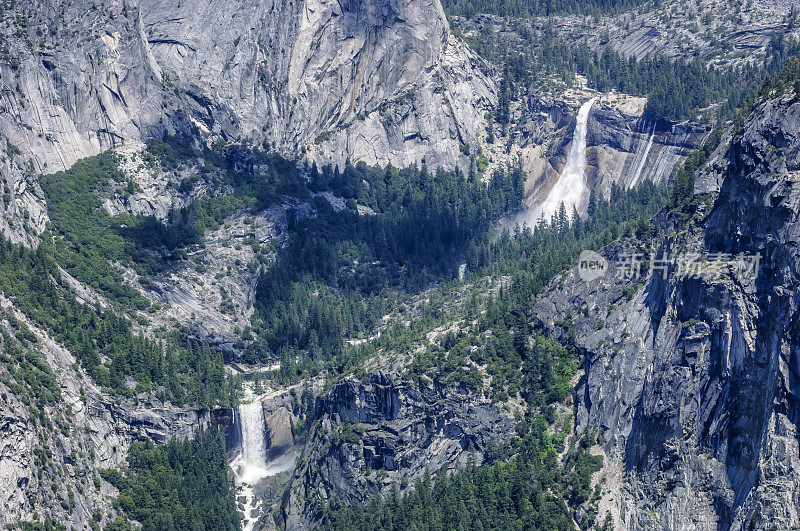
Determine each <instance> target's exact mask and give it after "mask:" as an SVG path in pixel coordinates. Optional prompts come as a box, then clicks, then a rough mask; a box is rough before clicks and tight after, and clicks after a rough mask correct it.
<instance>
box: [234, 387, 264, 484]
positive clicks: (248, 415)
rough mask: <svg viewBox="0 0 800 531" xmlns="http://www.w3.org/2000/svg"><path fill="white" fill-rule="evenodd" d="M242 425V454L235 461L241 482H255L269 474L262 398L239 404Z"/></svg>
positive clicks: (235, 467) (237, 474)
mask: <svg viewBox="0 0 800 531" xmlns="http://www.w3.org/2000/svg"><path fill="white" fill-rule="evenodd" d="M239 422H240V423H241V426H242V454H241V456H240V459H238V460H237V461H236V462H235V463H234V470H235V471H236V476H237V478H238V479H239V481H240V482H241V483H255V482H257V481H258V480H259V479H262V478H264V477H266V475H267V441H266V437H265V431H266V426H265V422H264V410H263V409H262V407H261V401H260V400H253V401H251V402H249V403H243V404H239Z"/></svg>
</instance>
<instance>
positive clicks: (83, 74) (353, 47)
mask: <svg viewBox="0 0 800 531" xmlns="http://www.w3.org/2000/svg"><path fill="white" fill-rule="evenodd" d="M8 15H9V16H4V17H3V21H2V22H0V26H1V27H2V31H3V34H4V35H8V36H9V39H8V40H7V41H6V42H7V44H8V53H9V54H10V56H11V57H12V60H11V61H10V63H8V64H6V62H5V61H4V62H3V64H2V66H0V90H2V92H3V94H4V96H3V112H0V139H2V142H0V144H1V145H0V151H2V152H3V154H4V155H5V156H4V157H3V158H2V163H0V171H1V172H2V176H3V180H4V181H5V182H4V185H5V186H7V187H8V189H9V195H8V197H9V198H10V199H11V202H10V203H9V204H6V205H4V206H0V208H2V210H3V215H2V216H0V219H2V223H3V225H2V226H0V229H2V230H3V232H4V233H6V234H9V235H13V237H14V239H15V241H27V240H28V239H30V238H35V236H36V235H37V234H38V233H40V232H41V231H42V230H43V228H44V223H45V222H46V214H45V212H44V207H43V202H42V200H41V193H37V187H36V180H35V176H36V175H37V174H40V173H51V172H54V171H58V170H63V169H66V168H68V167H70V166H71V165H72V164H73V163H74V162H75V161H76V160H78V159H80V158H83V157H87V156H90V155H94V154H97V153H98V152H100V151H103V150H105V149H108V148H110V147H113V146H116V145H119V144H121V143H122V142H124V141H127V140H143V139H147V138H150V137H153V136H159V135H161V134H163V133H165V132H167V133H175V132H180V131H190V130H199V132H200V133H201V134H203V135H204V136H206V137H207V138H208V139H210V140H213V139H220V138H221V139H224V140H235V139H238V138H248V139H250V140H252V141H254V142H256V143H257V144H263V145H269V146H270V147H271V148H275V149H277V150H279V151H281V152H284V153H289V154H301V153H308V155H309V156H310V157H311V158H313V159H314V160H316V161H317V162H323V161H325V162H334V163H337V164H341V163H344V162H345V161H346V160H348V159H349V160H353V161H360V160H363V161H365V162H367V163H375V164H387V163H392V164H395V165H398V166H406V165H409V164H412V163H415V162H417V163H419V162H421V161H422V159H426V161H427V162H428V164H434V165H442V166H446V167H453V166H456V165H461V166H465V165H467V164H468V162H469V159H468V157H467V156H465V155H464V154H463V153H462V152H461V150H460V149H459V148H460V146H461V145H462V144H465V143H470V144H472V145H478V144H479V142H480V137H479V132H480V131H483V130H484V127H485V126H484V114H485V112H486V111H487V110H488V109H489V108H490V107H491V106H492V105H493V103H494V102H495V101H496V97H495V86H494V82H493V81H492V80H491V79H490V74H491V72H489V67H488V66H487V65H486V64H485V63H484V62H483V61H481V60H479V59H478V58H477V57H476V56H475V55H474V54H472V53H471V52H469V51H468V49H467V48H466V46H465V45H464V44H463V43H460V42H458V41H457V40H456V39H455V38H453V37H452V36H451V35H450V32H449V29H448V25H447V21H446V19H445V16H444V13H443V11H442V8H441V4H440V3H439V1H438V0H413V1H411V2H398V1H387V0H360V1H348V2H335V1H328V0H307V1H305V2H300V1H295V0H293V1H290V2H278V1H273V0H223V1H221V2H213V3H210V4H209V3H208V2H200V1H189V2H177V1H168V2H162V1H155V0H142V1H139V2H136V1H135V2H129V1H121V0H119V1H113V0H112V1H111V2H105V3H103V5H102V6H100V5H97V4H94V3H92V2H87V1H85V0H70V1H68V2H66V3H61V4H58V5H55V4H53V3H51V2H44V3H41V2H39V3H36V2H19V3H16V4H15V5H14V6H11V7H10V8H9V13H8ZM17 15H18V16H17ZM26 183H27V184H26ZM26 187H27V189H28V193H27V195H26V194H25V190H24V188H26ZM4 191H5V190H0V193H2V192H4ZM25 212H28V213H27V214H25Z"/></svg>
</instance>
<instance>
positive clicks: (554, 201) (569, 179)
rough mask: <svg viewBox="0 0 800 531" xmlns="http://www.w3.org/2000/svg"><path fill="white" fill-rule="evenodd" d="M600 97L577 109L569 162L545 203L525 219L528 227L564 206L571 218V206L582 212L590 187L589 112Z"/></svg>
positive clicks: (568, 155) (535, 208)
mask: <svg viewBox="0 0 800 531" xmlns="http://www.w3.org/2000/svg"><path fill="white" fill-rule="evenodd" d="M596 100H597V98H592V99H590V100H589V101H587V102H586V103H584V104H583V105H581V108H580V109H579V110H578V116H577V117H576V118H575V132H574V134H573V135H572V145H571V146H570V149H569V153H568V154H567V163H566V165H565V166H564V171H562V172H561V176H559V178H558V182H556V184H555V185H554V186H553V188H552V189H551V190H550V192H548V194H547V197H546V198H545V200H544V201H543V202H542V203H541V204H540V205H537V206H535V207H534V208H533V209H532V211H531V215H530V216H529V217H528V219H527V220H526V221H527V223H528V225H534V224H535V223H536V221H538V220H539V219H540V218H541V217H544V218H545V219H547V220H549V219H550V218H551V217H552V216H553V214H555V213H556V212H558V210H559V208H560V207H561V203H564V206H565V207H566V208H567V215H572V207H573V206H575V207H577V208H578V210H580V209H581V208H582V206H583V205H582V204H581V201H582V200H583V199H585V198H586V197H587V196H588V192H589V189H588V185H587V183H586V175H585V171H586V131H587V128H588V126H587V124H588V122H589V111H590V110H591V109H592V105H594V102H595V101H596Z"/></svg>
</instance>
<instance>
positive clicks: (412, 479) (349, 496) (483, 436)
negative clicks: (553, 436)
mask: <svg viewBox="0 0 800 531" xmlns="http://www.w3.org/2000/svg"><path fill="white" fill-rule="evenodd" d="M515 433H516V431H515V425H514V420H513V419H512V418H511V417H510V416H509V415H508V414H507V413H505V412H503V411H502V410H501V409H500V408H499V407H498V406H496V405H494V404H492V403H491V402H489V401H484V400H482V399H478V398H477V397H475V396H473V395H471V394H469V393H466V392H464V391H463V390H459V389H457V388H449V387H444V386H441V385H439V384H438V383H435V382H431V381H428V382H427V383H425V382H423V384H421V387H420V386H417V384H412V383H408V382H405V381H402V380H400V379H398V378H396V377H394V376H391V375H389V374H385V373H374V374H371V375H370V376H369V380H368V381H366V382H362V381H358V380H355V379H345V380H343V381H341V382H339V383H338V384H336V385H335V386H334V388H333V389H332V390H331V391H330V393H329V394H328V395H325V396H324V397H321V398H319V399H318V400H317V421H316V422H315V424H314V428H313V429H312V432H311V434H310V435H309V439H308V442H307V443H306V447H305V450H304V454H303V458H304V459H303V463H304V464H303V466H302V467H301V468H298V469H297V470H296V471H295V474H294V477H293V479H292V484H291V487H290V491H289V497H288V498H287V499H285V505H284V507H283V512H284V518H285V524H286V526H287V528H288V529H301V528H306V527H308V526H309V525H311V524H313V523H314V522H316V520H317V519H318V518H319V510H320V508H321V503H324V502H327V501H329V500H330V499H331V498H332V497H334V496H336V497H338V498H340V499H342V500H344V501H346V502H347V503H365V502H366V501H367V500H368V499H369V497H370V496H371V495H372V493H373V492H374V491H375V490H376V489H377V490H378V491H383V492H387V491H388V490H389V489H390V488H391V487H392V485H398V484H400V485H403V489H406V488H413V486H414V484H415V483H416V481H417V480H419V479H421V478H422V477H423V475H424V474H425V471H426V470H429V471H430V473H431V474H437V473H443V472H445V471H450V470H455V469H458V468H460V467H462V466H464V465H466V464H467V463H468V462H470V460H474V462H475V463H476V464H480V463H482V462H483V459H484V454H485V452H486V451H487V449H489V448H490V447H492V446H493V445H498V446H499V445H502V444H503V443H504V442H507V441H509V440H510V439H511V438H512V437H513V436H514V435H515Z"/></svg>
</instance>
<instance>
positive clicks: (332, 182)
mask: <svg viewBox="0 0 800 531" xmlns="http://www.w3.org/2000/svg"><path fill="white" fill-rule="evenodd" d="M522 184H523V175H522V172H521V170H520V169H519V168H518V167H510V168H507V169H506V170H502V171H497V172H495V173H494V174H493V175H492V176H491V179H490V181H489V184H488V186H487V185H485V184H483V183H482V182H480V181H479V180H478V178H477V175H471V176H465V175H464V174H462V173H461V172H459V171H457V170H456V171H452V172H446V171H441V170H440V171H436V172H429V171H428V170H427V168H425V167H424V166H423V167H421V168H417V167H410V168H406V169H403V170H397V169H395V168H391V167H389V168H386V169H380V168H371V167H368V166H366V165H364V164H358V165H356V166H352V165H347V166H346V167H345V169H344V171H342V172H341V173H340V172H339V171H338V170H337V169H333V170H332V169H331V168H323V169H322V171H317V170H316V169H312V177H311V183H310V185H311V189H312V190H315V191H316V190H320V191H321V190H332V191H333V193H335V194H337V195H339V196H340V197H343V198H345V199H346V201H347V204H348V205H349V206H347V207H346V208H345V209H344V210H341V211H339V212H336V211H334V209H333V208H332V207H331V206H330V204H329V203H328V201H327V200H325V199H324V198H322V197H317V198H316V202H315V204H316V207H317V216H316V217H315V218H312V219H304V220H297V221H295V222H294V223H292V224H291V226H290V231H291V238H290V242H289V245H288V246H286V247H285V248H284V249H281V250H280V251H279V253H278V259H277V261H276V263H275V264H274V265H271V266H270V267H269V268H268V269H267V271H266V272H265V273H264V274H263V275H262V277H261V279H260V281H259V284H258V291H257V295H256V297H257V308H258V312H259V313H258V318H257V319H256V320H254V325H253V330H254V331H255V332H256V334H257V336H258V337H259V338H260V339H261V341H259V342H256V343H254V344H253V348H252V349H250V350H249V351H248V354H246V358H248V359H255V358H254V356H255V355H256V353H260V355H261V356H263V355H264V353H265V352H278V351H281V350H287V351H290V352H291V355H290V356H289V357H290V358H295V357H296V356H299V357H300V358H301V360H302V363H301V364H303V365H304V367H303V368H302V369H301V370H302V371H304V372H310V373H312V374H313V373H315V372H316V371H318V370H319V369H320V368H322V367H333V368H334V369H335V370H336V371H340V370H342V369H343V368H344V366H346V365H348V364H350V363H351V362H352V360H345V358H343V355H344V351H345V349H344V340H345V339H346V338H348V337H355V336H358V335H363V334H365V333H369V332H370V331H372V330H373V329H374V327H375V324H376V322H377V320H378V319H380V318H381V317H382V316H383V315H385V314H386V313H387V312H388V311H389V310H390V309H391V308H392V307H393V306H394V305H395V304H396V297H397V293H398V291H399V292H404V293H414V292H416V291H419V290H420V289H423V288H424V287H426V286H428V285H429V284H431V283H433V282H435V281H437V280H440V279H446V278H453V277H455V275H456V270H457V268H458V265H459V263H461V261H462V260H463V256H464V253H465V250H466V248H467V246H468V245H469V244H472V243H475V242H480V241H487V239H488V237H489V233H490V228H491V225H492V224H493V223H494V222H495V221H496V220H497V219H498V218H499V217H500V216H501V215H502V214H503V212H506V211H508V210H511V209H514V208H517V207H518V206H519V205H520V203H521V201H522V193H523V190H522ZM356 204H358V205H360V206H361V207H362V208H363V207H367V208H369V209H371V213H370V214H368V215H359V214H358V213H357V212H356ZM312 294H313V295H312ZM262 341H263V343H262ZM322 352H325V358H324V359H323V358H322V357H321V353H322Z"/></svg>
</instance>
